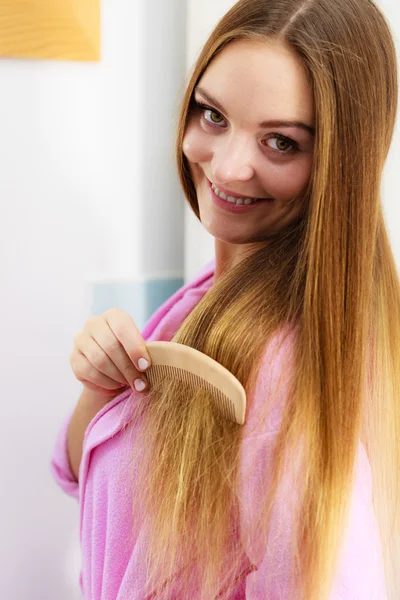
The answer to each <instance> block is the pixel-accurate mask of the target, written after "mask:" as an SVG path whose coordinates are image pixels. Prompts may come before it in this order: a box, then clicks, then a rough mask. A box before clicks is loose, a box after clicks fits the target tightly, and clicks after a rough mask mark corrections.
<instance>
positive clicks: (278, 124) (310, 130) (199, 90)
mask: <svg viewBox="0 0 400 600" xmlns="http://www.w3.org/2000/svg"><path fill="white" fill-rule="evenodd" d="M194 91H195V93H199V94H201V95H202V96H203V98H204V99H205V100H206V101H207V102H209V103H210V104H212V105H213V106H215V108H217V109H218V110H219V111H221V113H223V114H226V111H225V109H224V107H223V106H222V104H220V102H218V100H215V98H213V97H212V96H211V95H210V94H209V93H208V92H206V91H205V90H204V89H203V88H201V87H196V88H195V90H194ZM259 127H260V128H261V129H263V128H268V127H297V128H299V129H304V130H305V131H307V132H308V133H310V134H311V135H312V136H314V135H315V128H314V127H312V126H311V125H307V123H303V122H302V121H281V120H277V119H274V120H270V121H263V122H262V123H260V124H259Z"/></svg>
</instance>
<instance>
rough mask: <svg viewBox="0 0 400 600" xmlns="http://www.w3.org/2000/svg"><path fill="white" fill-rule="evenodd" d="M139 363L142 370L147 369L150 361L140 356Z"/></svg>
mask: <svg viewBox="0 0 400 600" xmlns="http://www.w3.org/2000/svg"><path fill="white" fill-rule="evenodd" d="M138 365H139V369H140V370H141V371H145V370H146V369H147V368H148V366H149V362H148V361H147V360H146V359H145V358H139V361H138Z"/></svg>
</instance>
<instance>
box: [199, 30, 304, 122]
mask: <svg viewBox="0 0 400 600" xmlns="http://www.w3.org/2000/svg"><path fill="white" fill-rule="evenodd" d="M197 87H198V88H200V89H201V90H204V91H205V92H208V93H209V95H211V96H212V97H213V98H215V99H216V100H217V101H219V103H220V104H223V105H224V109H225V110H227V111H230V112H236V111H238V112H240V113H242V114H243V111H246V113H252V120H254V121H257V120H261V121H263V120H265V119H267V118H268V119H272V120H273V119H288V120H301V121H305V122H308V123H313V121H314V106H313V92H312V87H311V84H310V82H309V80H308V77H307V75H306V72H305V69H304V66H303V64H302V62H301V60H300V58H299V57H298V55H297V54H296V53H295V52H294V51H293V50H292V49H291V48H290V47H289V46H287V45H286V44H284V43H282V42H275V41H272V40H271V41H270V40H266V41H265V42H264V41H258V40H256V41H255V40H237V41H235V42H231V43H230V44H229V45H227V46H226V47H225V48H224V49H223V50H222V51H221V52H220V53H219V54H218V55H217V56H216V57H215V58H214V59H213V60H212V61H211V63H210V64H209V65H208V67H207V69H206V71H205V72H204V74H203V76H202V77H201V79H200V81H199V83H198V86H197Z"/></svg>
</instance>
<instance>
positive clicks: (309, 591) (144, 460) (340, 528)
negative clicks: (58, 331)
mask: <svg viewBox="0 0 400 600" xmlns="http://www.w3.org/2000/svg"><path fill="white" fill-rule="evenodd" d="M397 92H398V89H397V65H396V55H395V49H394V46H393V41H392V37H391V34H390V31H389V28H388V25H387V23H386V21H385V19H384V17H383V16H382V14H381V13H380V11H379V10H378V9H377V7H376V6H375V5H374V4H373V3H372V2H371V1H370V0H240V1H239V2H238V3H237V4H236V5H235V6H234V7H233V8H232V9H231V11H229V13H228V14H227V15H226V16H225V17H224V18H223V19H222V20H221V22H220V23H219V24H218V25H217V27H216V29H215V30H214V32H213V33H212V34H211V36H210V38H209V40H208V41H207V43H206V45H205V47H204V49H203V51H202V53H201V55H200V57H199V59H198V62H197V64H196V66H195V69H194V72H193V75H192V77H191V80H190V82H189V85H188V88H187V91H186V94H185V97H184V99H183V105H182V111H181V117H180V123H179V131H178V137H177V158H178V167H179V174H180V178H181V181H182V185H183V189H184V191H185V194H186V197H187V200H188V201H189V203H190V205H191V207H192V209H193V211H194V212H195V214H196V215H197V217H198V218H199V219H200V221H201V223H202V224H203V226H204V227H205V228H206V229H207V230H208V231H209V232H210V233H211V234H212V235H213V236H214V238H215V261H213V262H212V263H211V264H210V265H207V266H206V267H205V268H204V270H203V271H202V272H201V273H200V274H199V276H198V277H197V278H196V279H195V281H193V282H191V283H190V284H188V285H186V286H185V287H184V288H182V289H181V290H179V292H177V293H176V294H175V295H174V296H173V297H172V298H171V299H170V300H169V301H168V302H167V303H166V304H165V305H164V306H163V307H161V308H160V309H159V310H158V311H157V313H156V314H155V315H154V316H153V318H152V319H151V320H150V322H149V323H148V324H147V325H146V327H145V328H144V330H143V331H142V333H141V334H140V333H139V332H138V330H137V328H136V326H135V325H134V323H133V321H132V319H131V318H130V317H129V316H128V315H127V314H125V313H123V312H122V311H119V310H118V309H112V310H110V311H107V312H106V313H105V314H103V315H102V316H100V317H94V318H91V319H89V321H87V323H86V325H85V327H84V329H83V330H82V332H80V333H79V334H78V335H77V336H76V337H75V347H74V350H73V353H72V355H71V365H72V368H73V370H74V373H75V375H76V377H77V378H78V379H79V380H80V381H81V382H82V383H83V384H84V386H85V389H84V391H83V393H82V396H81V398H80V399H79V401H78V404H77V406H76V408H75V410H74V412H73V414H72V416H71V417H70V418H69V419H68V420H67V422H66V423H65V425H64V427H63V429H62V431H61V432H60V435H59V438H58V441H57V445H56V448H55V451H54V456H53V462H52V467H53V473H54V476H55V477H56V479H57V480H58V481H59V483H60V485H61V486H62V487H63V488H64V489H65V490H66V491H67V492H69V493H71V494H72V495H74V496H75V497H77V498H79V501H80V508H81V543H82V560H83V565H82V578H81V584H82V589H83V593H84V597H85V598H87V599H90V600H100V599H102V600H115V599H118V600H128V599H129V600H131V599H132V600H133V599H141V600H142V599H147V600H150V598H153V599H155V598H157V599H158V598H168V599H181V598H182V599H186V598H191V599H194V598H196V599H197V598H199V599H207V600H210V599H216V598H223V599H228V598H229V599H241V598H251V599H257V600H258V599H259V600H266V599H268V600H278V599H285V600H297V599H302V600H303V599H304V600H322V599H328V598H329V599H330V600H339V599H341V600H355V599H356V598H359V599H360V600H373V599H375V600H385V599H390V600H395V598H396V599H397V598H399V597H400V575H399V574H400V510H399V508H400V507H399V498H400V486H399V483H400V377H399V373H400V288H399V279H398V274H397V271H396V265H395V261H394V258H393V254H392V250H391V247H390V243H389V240H388V235H387V230H386V227H385V223H384V217H383V211H382V204H381V197H380V187H381V178H382V170H383V167H384V163H385V159H386V156H387V154H388V150H389V147H390V143H391V139H392V134H393V129H394V124H395V118H396V109H397ZM149 340H173V341H176V342H179V343H182V344H186V345H188V346H192V347H194V348H196V349H198V350H200V351H202V352H204V353H206V354H208V355H209V356H211V357H212V358H214V359H215V360H217V361H218V362H220V363H221V364H222V365H224V366H225V367H227V368H228V369H229V370H230V371H231V372H232V373H233V374H234V375H235V376H236V377H237V378H238V379H239V380H240V381H241V382H242V384H243V385H244V387H245V389H246V392H247V399H248V408H247V415H246V424H245V425H244V426H239V425H236V424H233V423H231V422H228V421H226V420H224V419H223V418H221V417H220V416H219V414H218V411H216V410H215V409H214V407H213V404H212V400H211V399H210V398H209V397H208V396H207V393H206V392H205V391H204V390H202V389H189V388H183V386H182V384H180V382H179V381H173V382H165V383H164V385H162V386H161V389H159V390H150V392H149V393H143V389H145V390H148V386H147V383H146V376H145V372H146V369H147V367H148V364H149V361H150V357H149V354H148V352H147V350H146V342H148V341H149ZM124 386H125V387H124ZM128 386H129V387H128ZM122 388H124V389H122ZM121 389H122V393H121ZM78 480H79V482H78Z"/></svg>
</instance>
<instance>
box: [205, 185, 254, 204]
mask: <svg viewBox="0 0 400 600" xmlns="http://www.w3.org/2000/svg"><path fill="white" fill-rule="evenodd" d="M211 187H212V189H213V191H214V193H215V194H216V195H217V196H218V197H219V198H221V199H222V200H226V201H227V202H229V203H230V204H239V205H241V204H253V203H254V202H256V200H252V199H251V198H234V197H233V196H228V197H226V194H224V192H220V190H219V189H218V188H217V187H216V186H215V185H214V184H212V185H211Z"/></svg>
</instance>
